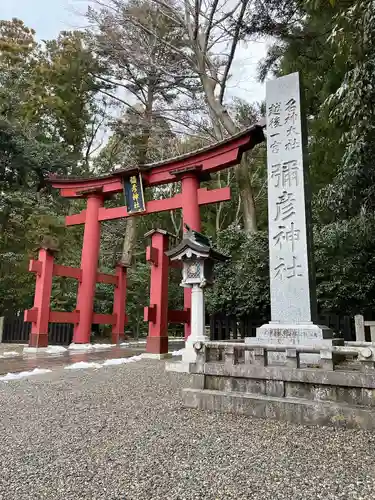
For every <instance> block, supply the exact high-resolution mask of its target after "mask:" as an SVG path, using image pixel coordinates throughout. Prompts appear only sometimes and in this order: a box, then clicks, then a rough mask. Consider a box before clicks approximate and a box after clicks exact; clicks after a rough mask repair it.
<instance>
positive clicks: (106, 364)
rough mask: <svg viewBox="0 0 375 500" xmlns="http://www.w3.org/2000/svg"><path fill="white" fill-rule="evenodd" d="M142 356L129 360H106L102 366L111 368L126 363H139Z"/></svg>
mask: <svg viewBox="0 0 375 500" xmlns="http://www.w3.org/2000/svg"><path fill="white" fill-rule="evenodd" d="M141 359H142V356H132V357H131V358H115V359H106V360H105V361H104V363H103V366H113V365H125V364H126V363H134V362H135V361H140V360H141Z"/></svg>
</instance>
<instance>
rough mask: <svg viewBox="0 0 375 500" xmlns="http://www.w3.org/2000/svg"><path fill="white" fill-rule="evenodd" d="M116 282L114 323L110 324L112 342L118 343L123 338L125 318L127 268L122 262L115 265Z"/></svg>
mask: <svg viewBox="0 0 375 500" xmlns="http://www.w3.org/2000/svg"><path fill="white" fill-rule="evenodd" d="M116 278H117V284H116V286H115V290H114V296H113V314H114V315H115V316H116V323H115V324H114V325H113V326H112V344H118V343H120V340H122V339H124V333H125V324H126V322H127V318H126V281H127V268H126V267H125V266H124V265H122V264H117V266H116Z"/></svg>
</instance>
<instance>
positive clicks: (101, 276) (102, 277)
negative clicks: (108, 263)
mask: <svg viewBox="0 0 375 500" xmlns="http://www.w3.org/2000/svg"><path fill="white" fill-rule="evenodd" d="M96 282H97V283H106V284H107V285H117V276H114V275H113V274H105V273H97V275H96Z"/></svg>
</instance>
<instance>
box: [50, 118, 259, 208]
mask: <svg viewBox="0 0 375 500" xmlns="http://www.w3.org/2000/svg"><path fill="white" fill-rule="evenodd" d="M263 128H264V123H262V122H259V123H257V124H255V125H253V126H251V127H249V128H247V129H245V130H243V131H242V132H240V133H238V134H236V135H234V136H232V137H229V138H227V139H224V140H223V141H221V142H218V143H215V144H211V145H209V146H206V147H205V148H202V149H199V150H196V151H192V152H190V153H186V154H184V155H181V156H177V157H174V158H169V159H167V160H163V161H160V162H156V163H150V164H145V165H140V166H139V167H130V168H129V167H128V168H124V169H117V170H115V171H113V172H111V173H109V174H105V175H100V176H96V177H90V178H72V177H68V178H59V177H50V179H49V180H50V183H51V184H52V186H53V187H54V188H57V189H59V190H60V194H61V196H63V197H66V198H86V197H87V195H88V194H89V193H90V192H91V193H93V192H94V191H95V190H97V192H99V191H100V192H101V193H102V194H103V195H104V196H108V195H111V194H114V193H119V192H122V191H123V182H122V181H123V179H124V178H127V177H129V176H131V175H132V174H134V173H138V172H140V173H141V175H142V181H143V185H144V186H145V187H147V186H157V185H162V184H167V183H171V182H177V181H178V180H179V179H180V177H181V175H184V174H185V175H186V174H188V173H189V172H190V174H192V173H193V174H194V175H196V176H197V177H198V178H199V179H200V180H204V179H205V178H206V177H207V175H209V174H210V173H214V172H218V171H219V170H222V169H225V168H228V167H231V166H233V165H236V164H237V163H239V161H240V160H241V156H242V153H243V152H245V151H248V150H250V149H252V148H253V147H254V146H256V145H257V144H259V143H261V142H263V141H264V140H265V138H264V134H263Z"/></svg>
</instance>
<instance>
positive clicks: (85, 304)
mask: <svg viewBox="0 0 375 500" xmlns="http://www.w3.org/2000/svg"><path fill="white" fill-rule="evenodd" d="M263 128H264V124H263V123H258V124H256V125H254V126H252V127H250V128H248V129H246V130H244V131H243V132H241V133H239V134H237V135H235V136H233V137H230V138H229V139H226V140H223V141H221V142H219V143H216V144H213V145H211V146H208V147H206V148H203V149H200V150H198V151H194V152H192V153H188V154H185V155H182V156H179V157H176V158H172V159H169V160H166V161H163V162H158V163H153V164H148V165H142V166H139V167H137V168H126V169H119V170H116V171H114V172H113V173H111V174H108V175H102V176H98V177H95V178H86V179H77V178H51V179H50V182H51V183H52V186H53V187H55V188H57V189H59V190H60V194H61V196H63V197H65V198H84V199H86V200H87V204H86V209H85V210H83V211H82V212H80V213H78V214H74V215H68V216H66V218H65V221H66V225H67V226H72V225H77V224H84V225H85V229H84V236H83V246H82V256H81V267H80V269H74V268H70V267H66V266H57V265H56V264H54V263H53V252H50V251H49V250H48V249H41V250H40V253H39V260H38V261H31V263H30V268H29V270H30V271H32V272H35V273H36V274H37V281H36V289H35V298H34V307H33V308H32V309H30V310H29V311H25V321H31V322H32V329H31V334H30V342H29V345H30V347H45V346H47V345H48V323H49V322H61V323H74V324H75V328H74V334H73V342H74V343H76V344H86V343H89V342H90V335H91V325H92V324H93V323H98V324H103V323H111V324H112V328H113V329H112V332H113V341H114V342H118V340H119V338H120V335H121V334H123V333H124V327H125V323H126V315H125V300H126V268H124V267H121V266H118V267H117V268H116V269H117V270H116V275H113V276H112V275H104V274H103V273H99V272H98V269H97V266H98V260H99V248H100V223H101V222H102V221H105V220H111V219H118V218H122V217H129V216H136V215H147V214H150V213H155V212H162V211H167V210H175V209H177V208H181V209H182V218H183V223H185V224H188V225H189V226H190V227H191V228H192V229H194V230H196V231H200V230H201V218H200V206H201V205H207V204H211V203H218V202H221V201H227V200H229V199H230V188H229V187H225V188H220V189H213V190H207V189H206V188H200V182H201V181H205V180H208V179H209V175H210V173H214V172H217V171H219V170H222V169H225V168H228V167H231V166H233V165H236V164H238V163H239V162H240V160H241V157H242V154H243V152H245V151H247V150H250V149H252V148H253V147H254V146H255V145H256V144H259V143H261V142H262V141H264V134H263ZM134 174H137V175H138V174H140V175H141V178H142V183H143V186H144V187H145V188H147V187H152V186H158V185H162V184H167V183H171V182H177V181H181V193H179V194H176V195H175V196H173V197H172V198H167V199H161V200H151V201H148V202H146V203H145V211H143V212H139V213H135V214H133V213H132V214H129V213H128V211H127V208H126V207H125V206H123V207H115V208H106V207H105V206H104V201H105V199H106V198H107V197H110V196H111V195H112V194H115V193H119V192H123V190H124V179H128V178H129V177H130V176H132V175H134ZM151 233H152V234H149V235H151V237H152V243H151V247H149V248H148V249H147V254H146V258H147V260H148V261H150V262H151V264H152V270H151V297H150V299H151V303H150V307H147V308H145V320H146V321H149V336H148V339H147V351H148V352H150V353H155V354H160V353H165V352H168V336H167V325H168V322H184V323H185V338H187V337H188V336H189V334H190V321H189V311H190V304H191V290H190V289H186V288H185V289H184V311H169V312H168V309H167V308H168V297H167V285H166V283H167V279H168V278H167V276H168V274H167V273H168V265H169V262H168V259H167V258H166V257H165V254H164V252H165V250H166V249H167V244H168V237H169V235H168V234H167V233H165V232H163V231H154V232H151ZM53 275H55V276H68V277H71V278H76V279H78V281H79V287H78V294H77V306H76V310H75V311H73V312H70V313H67V312H51V311H50V295H51V287H52V277H53ZM97 282H104V283H111V284H113V285H114V286H115V292H114V308H113V314H112V315H100V314H95V313H94V311H93V304H94V295H95V286H96V283H97Z"/></svg>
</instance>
